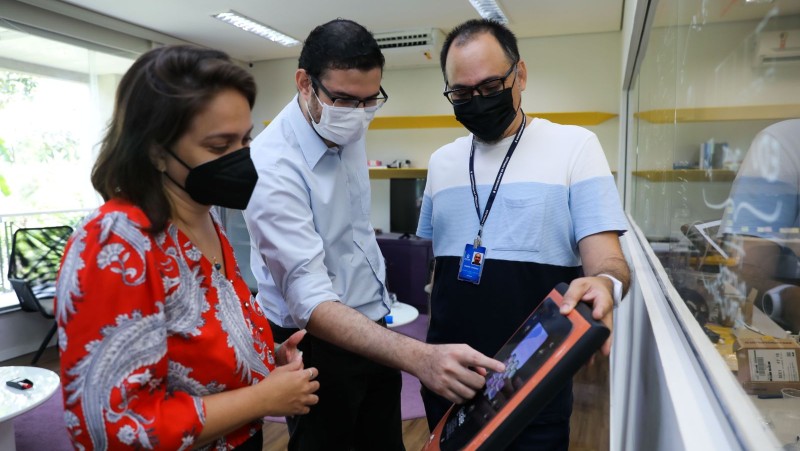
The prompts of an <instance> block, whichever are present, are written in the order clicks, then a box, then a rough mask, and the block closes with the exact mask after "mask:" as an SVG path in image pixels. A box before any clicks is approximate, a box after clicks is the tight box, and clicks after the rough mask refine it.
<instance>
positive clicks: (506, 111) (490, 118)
mask: <svg viewBox="0 0 800 451" xmlns="http://www.w3.org/2000/svg"><path fill="white" fill-rule="evenodd" d="M511 90H512V88H506V89H504V90H502V91H500V93H499V94H497V95H495V96H491V97H483V96H479V95H475V96H473V97H472V100H470V101H469V102H467V103H463V104H460V105H453V113H455V115H456V119H457V120H458V122H461V124H463V125H464V127H466V128H467V130H469V131H471V132H472V134H474V135H475V136H477V137H478V138H479V139H480V140H481V141H484V142H488V143H491V142H494V141H497V140H498V139H499V138H500V137H501V136H503V132H505V131H506V129H507V128H508V126H509V125H511V123H512V122H514V118H515V117H517V110H516V109H515V108H514V96H512V95H511Z"/></svg>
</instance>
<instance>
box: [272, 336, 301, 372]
mask: <svg viewBox="0 0 800 451" xmlns="http://www.w3.org/2000/svg"><path fill="white" fill-rule="evenodd" d="M305 336H306V330H305V329H301V330H298V331H297V332H295V333H293V334H292V336H291V337H289V338H287V339H286V341H284V342H283V343H282V344H281V345H280V346H279V347H278V349H277V350H276V351H275V365H276V366H283V365H286V364H287V363H289V362H292V361H294V360H295V359H296V358H300V359H301V360H302V357H303V352H302V351H300V350H299V349H297V345H299V344H300V341H301V340H302V339H303V337H305Z"/></svg>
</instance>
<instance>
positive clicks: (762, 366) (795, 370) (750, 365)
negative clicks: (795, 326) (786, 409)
mask: <svg viewBox="0 0 800 451" xmlns="http://www.w3.org/2000/svg"><path fill="white" fill-rule="evenodd" d="M734 351H735V352H736V360H737V362H738V364H739V370H738V372H737V377H738V379H739V383H741V384H742V387H743V388H744V390H745V391H746V392H747V393H748V394H751V395H778V394H780V393H781V389H782V388H798V389H800V344H798V343H797V342H796V341H795V340H792V339H791V338H773V337H769V336H759V337H739V338H737V340H736V343H735V344H734Z"/></svg>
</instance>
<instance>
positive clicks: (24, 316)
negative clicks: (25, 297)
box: [0, 310, 58, 362]
mask: <svg viewBox="0 0 800 451" xmlns="http://www.w3.org/2000/svg"><path fill="white" fill-rule="evenodd" d="M52 325H53V321H52V320H49V319H46V318H45V317H43V316H42V315H40V314H38V313H29V312H23V311H21V310H18V311H16V312H10V313H3V314H2V315H0V362H2V361H3V360H8V359H11V358H14V357H17V356H19V355H23V354H27V353H30V352H35V351H36V350H37V349H39V345H40V344H41V343H42V340H44V337H45V336H46V335H47V332H48V331H49V330H50V327H52ZM56 336H58V334H56V335H55V336H54V337H53V339H52V340H51V341H50V345H51V346H52V345H54V344H55V340H56Z"/></svg>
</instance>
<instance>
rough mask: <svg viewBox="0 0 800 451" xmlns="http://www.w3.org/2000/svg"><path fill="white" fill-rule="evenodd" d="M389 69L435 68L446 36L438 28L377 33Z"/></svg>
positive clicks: (379, 45)
mask: <svg viewBox="0 0 800 451" xmlns="http://www.w3.org/2000/svg"><path fill="white" fill-rule="evenodd" d="M375 40H376V41H377V42H378V47H380V48H381V51H382V52H383V55H384V57H386V67H387V68H411V67H423V66H435V65H437V64H438V63H439V51H440V50H441V48H442V41H443V40H444V35H443V34H442V32H441V30H439V29H437V28H427V29H420V30H404V31H394V32H388V33H376V34H375Z"/></svg>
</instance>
